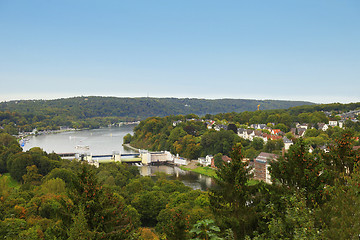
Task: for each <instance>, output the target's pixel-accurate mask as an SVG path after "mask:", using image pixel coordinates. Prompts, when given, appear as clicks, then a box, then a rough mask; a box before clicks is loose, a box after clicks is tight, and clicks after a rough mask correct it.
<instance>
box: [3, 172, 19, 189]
mask: <svg viewBox="0 0 360 240" xmlns="http://www.w3.org/2000/svg"><path fill="white" fill-rule="evenodd" d="M3 178H7V183H8V186H9V187H11V188H19V187H20V185H21V184H20V183H18V182H17V181H16V180H15V179H13V178H12V177H11V176H10V173H4V174H2V175H0V179H3Z"/></svg>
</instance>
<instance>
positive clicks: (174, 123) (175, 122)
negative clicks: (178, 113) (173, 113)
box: [172, 120, 182, 127]
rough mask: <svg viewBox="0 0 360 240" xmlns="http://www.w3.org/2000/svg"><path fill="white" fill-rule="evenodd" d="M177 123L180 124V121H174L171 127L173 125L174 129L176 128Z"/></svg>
mask: <svg viewBox="0 0 360 240" xmlns="http://www.w3.org/2000/svg"><path fill="white" fill-rule="evenodd" d="M179 123H182V121H181V120H178V121H174V122H173V123H172V125H173V126H174V127H176V126H177V125H178V124H179Z"/></svg>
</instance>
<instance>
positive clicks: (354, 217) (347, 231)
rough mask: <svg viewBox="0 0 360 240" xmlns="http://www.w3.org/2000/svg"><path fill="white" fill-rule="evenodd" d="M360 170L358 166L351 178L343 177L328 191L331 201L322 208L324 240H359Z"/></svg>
mask: <svg viewBox="0 0 360 240" xmlns="http://www.w3.org/2000/svg"><path fill="white" fill-rule="evenodd" d="M359 182H360V168H359V164H356V166H355V168H354V171H353V173H352V174H350V175H349V176H344V175H342V177H341V178H339V179H337V180H336V181H335V185H334V186H333V187H329V188H327V190H326V194H327V195H328V197H329V198H330V201H328V202H327V203H325V204H324V206H322V207H321V211H320V212H319V214H318V215H319V217H320V219H321V222H322V223H323V225H324V229H323V232H322V233H323V234H322V235H323V236H322V239H358V237H359V229H360V222H359V218H360V208H359V205H360V197H359V192H360V186H359Z"/></svg>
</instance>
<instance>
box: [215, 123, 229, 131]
mask: <svg viewBox="0 0 360 240" xmlns="http://www.w3.org/2000/svg"><path fill="white" fill-rule="evenodd" d="M214 129H215V130H216V131H220V129H224V130H227V129H228V126H226V125H222V124H220V125H216V126H215V127H214Z"/></svg>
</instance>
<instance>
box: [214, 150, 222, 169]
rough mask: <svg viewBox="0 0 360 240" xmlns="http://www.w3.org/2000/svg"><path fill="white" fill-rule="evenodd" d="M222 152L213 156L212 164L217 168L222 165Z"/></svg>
mask: <svg viewBox="0 0 360 240" xmlns="http://www.w3.org/2000/svg"><path fill="white" fill-rule="evenodd" d="M222 156H223V155H222V154H221V153H217V154H215V156H214V165H215V167H217V168H219V167H221V165H223V163H224V161H223V160H222Z"/></svg>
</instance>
